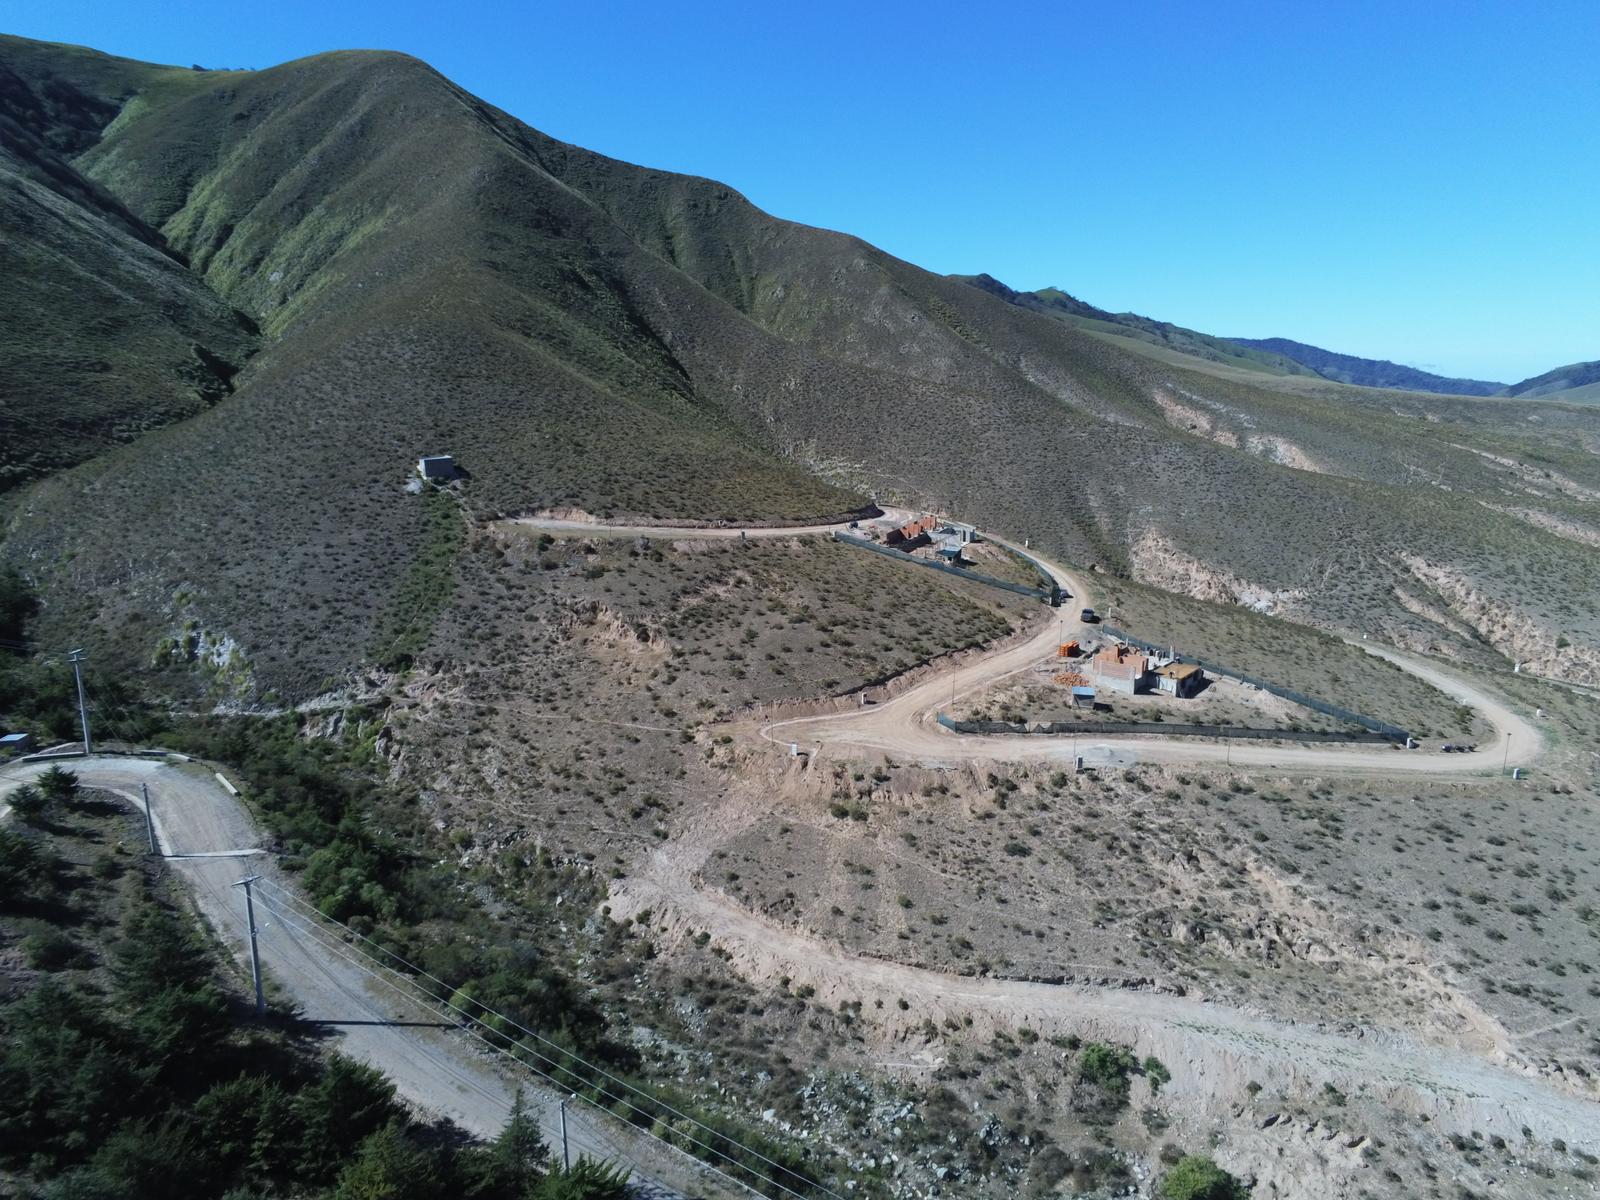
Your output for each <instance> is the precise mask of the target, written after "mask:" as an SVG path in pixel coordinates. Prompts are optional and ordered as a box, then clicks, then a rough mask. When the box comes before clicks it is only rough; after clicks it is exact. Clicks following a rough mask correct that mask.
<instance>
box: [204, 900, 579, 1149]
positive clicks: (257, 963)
mask: <svg viewBox="0 0 1600 1200" xmlns="http://www.w3.org/2000/svg"><path fill="white" fill-rule="evenodd" d="M260 878H261V876H259V875H247V876H245V877H244V878H243V879H241V880H239V882H237V883H235V884H234V885H233V886H234V887H242V888H243V889H244V921H245V924H246V925H247V926H248V927H249V929H250V978H251V979H252V980H254V981H255V985H256V1016H257V1017H264V1016H266V1013H267V1000H266V997H265V996H264V995H263V994H262V991H261V951H260V950H258V949H257V948H256V904H255V899H254V897H253V896H251V894H250V885H251V884H252V883H254V882H255V881H256V880H258V879H260ZM563 1121H564V1118H563Z"/></svg>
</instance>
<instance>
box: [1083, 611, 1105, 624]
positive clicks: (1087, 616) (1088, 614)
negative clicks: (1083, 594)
mask: <svg viewBox="0 0 1600 1200" xmlns="http://www.w3.org/2000/svg"><path fill="white" fill-rule="evenodd" d="M1078 619H1079V620H1080V621H1087V622H1088V623H1089V624H1091V625H1093V624H1094V623H1095V622H1096V621H1098V620H1099V619H1100V618H1099V616H1097V615H1096V614H1095V611H1094V609H1092V608H1086V609H1084V610H1083V611H1082V612H1081V613H1079V614H1078Z"/></svg>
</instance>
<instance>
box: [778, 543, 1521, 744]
mask: <svg viewBox="0 0 1600 1200" xmlns="http://www.w3.org/2000/svg"><path fill="white" fill-rule="evenodd" d="M1029 553H1030V554H1032V553H1033V552H1032V551H1029ZM1033 557H1034V558H1035V559H1036V560H1037V561H1039V562H1040V563H1041V564H1042V565H1043V566H1044V567H1045V568H1046V569H1047V570H1048V571H1049V572H1050V573H1051V574H1052V575H1053V576H1055V579H1056V582H1058V583H1059V584H1061V586H1062V587H1063V588H1065V589H1066V590H1067V592H1068V593H1070V595H1071V600H1070V601H1069V602H1068V603H1066V604H1064V605H1063V607H1062V615H1061V619H1060V620H1059V621H1050V622H1047V623H1046V624H1044V625H1043V626H1041V628H1040V629H1039V631H1038V632H1037V633H1036V634H1035V635H1034V636H1033V637H1032V638H1030V639H1028V640H1027V641H1024V642H1020V643H1018V644H1016V645H1014V646H1011V647H1009V648H1007V649H1006V650H1003V651H1000V652H998V653H995V654H991V655H986V656H984V657H981V658H979V659H976V660H974V661H971V662H968V663H966V664H963V665H962V666H960V667H957V668H954V669H952V670H949V671H945V672H942V673H939V674H936V675H933V676H930V677H929V678H928V679H926V680H924V681H922V682H921V683H919V684H917V685H916V686H915V687H912V688H909V689H908V690H906V691H904V692H902V693H900V694H899V695H898V696H895V697H894V698H893V699H891V700H888V701H885V702H884V703H882V704H878V705H873V706H870V707H866V708H860V709H851V710H849V711H847V712H841V713H831V714H827V715H824V716H815V717H795V718H791V719H789V720H785V721H775V722H772V723H770V724H766V725H763V726H761V727H760V728H759V729H758V730H757V731H756V732H757V733H758V734H759V736H760V737H762V738H765V739H766V740H767V741H770V742H776V743H780V744H784V743H790V742H799V743H801V744H802V745H818V746H824V747H826V746H846V747H855V748H858V749H866V750H879V751H882V752H884V753H886V754H893V755H895V756H896V757H897V758H899V759H900V760H901V761H904V760H906V759H914V760H916V761H919V762H922V763H925V764H929V765H942V764H946V763H951V762H959V761H972V760H983V761H989V762H1003V761H1012V762H1038V761H1061V762H1071V761H1072V757H1073V755H1074V754H1075V753H1082V752H1084V751H1085V750H1088V749H1091V748H1094V749H1096V750H1099V749H1101V748H1109V749H1111V750H1112V751H1114V753H1115V754H1117V755H1118V756H1120V757H1121V758H1122V759H1123V760H1124V761H1127V760H1130V759H1136V760H1139V761H1144V762H1162V763H1221V762H1228V763H1230V764H1231V765H1232V766H1234V767H1259V768H1262V769H1286V768H1288V769H1310V770H1316V771H1351V772H1362V773H1382V774H1413V773H1422V774H1427V775H1443V774H1482V773H1485V772H1496V771H1499V770H1500V769H1501V767H1502V764H1509V765H1511V766H1522V765H1527V764H1528V763H1530V762H1532V761H1533V760H1534V759H1535V758H1537V757H1538V755H1539V753H1540V752H1541V750H1542V749H1543V745H1544V742H1543V738H1542V737H1541V735H1540V733H1539V731H1538V730H1537V729H1535V728H1534V727H1533V726H1532V725H1530V724H1529V723H1528V722H1527V721H1525V720H1524V719H1523V718H1522V717H1520V716H1518V715H1517V714H1516V713H1514V712H1512V711H1511V709H1510V708H1508V707H1507V706H1506V705H1505V704H1503V703H1502V702H1500V701H1499V700H1497V699H1495V698H1494V697H1492V696H1490V695H1489V694H1488V693H1486V692H1484V691H1483V690H1482V689H1481V688H1478V687H1476V686H1474V685H1472V684H1470V683H1468V682H1466V681H1465V680H1463V679H1460V678H1458V677H1457V676H1455V675H1454V674H1452V673H1451V672H1449V671H1447V670H1445V669H1444V668H1443V667H1440V666H1438V665H1436V664H1434V663H1431V662H1426V661H1423V660H1421V659H1417V658H1414V657H1412V656H1411V655H1408V654H1402V653H1401V652H1399V651H1398V650H1392V649H1389V648H1387V647H1378V646H1373V645H1371V644H1370V643H1367V642H1354V641H1353V642H1351V643H1350V644H1351V645H1353V646H1357V647H1359V648H1360V649H1362V650H1365V651H1366V652H1367V653H1369V654H1373V655H1376V656H1377V657H1380V658H1384V659H1387V660H1388V661H1389V662H1392V663H1394V664H1395V665H1396V666H1398V667H1400V668H1401V669H1402V670H1404V671H1407V672H1409V673H1411V674H1412V675H1415V676H1417V677H1418V678H1420V679H1423V680H1425V681H1426V682H1428V683H1430V684H1432V685H1433V686H1434V687H1436V688H1438V689H1439V690H1440V691H1442V692H1444V693H1445V694H1446V695H1448V696H1450V697H1451V698H1453V699H1455V700H1458V701H1460V702H1461V703H1462V704H1465V705H1467V706H1468V707H1470V708H1473V709H1475V710H1476V711H1477V712H1478V713H1479V715H1480V716H1482V717H1483V719H1484V720H1485V721H1486V722H1487V723H1488V724H1489V725H1490V726H1492V727H1493V729H1494V735H1493V737H1492V738H1491V739H1490V740H1489V741H1488V742H1484V743H1480V745H1479V749H1478V751H1477V753H1475V754H1442V753H1440V752H1438V751H1436V750H1432V751H1420V750H1402V749H1399V748H1394V747H1383V748H1379V749H1374V748H1372V747H1370V746H1368V747H1366V748H1361V747H1357V746H1348V747H1346V746H1338V745H1327V744H1320V745H1312V746H1300V745H1278V744H1261V743H1251V742H1229V743H1225V744H1213V743H1210V742H1204V741H1196V740H1193V739H1188V738H1171V737H1141V736H1137V735H1128V734H1096V733H1093V732H1088V733H1085V734H1083V735H1080V736H1079V737H1076V738H1074V737H1072V736H1070V735H1065V736H1061V737H1043V736H1031V735H1030V736H1017V735H1005V734H996V735H992V736H991V735H983V734H956V733H952V732H951V731H949V730H947V729H945V728H944V727H943V726H942V725H940V724H939V723H938V721H937V720H936V718H937V716H938V714H939V713H940V712H941V711H949V710H951V709H953V708H954V707H955V705H956V703H957V702H959V701H960V700H961V699H962V698H963V697H965V696H968V695H971V694H973V693H974V692H978V691H981V690H983V689H985V688H988V687H990V686H992V685H994V684H996V683H998V682H1000V681H1002V680H1004V679H1007V678H1009V677H1011V676H1013V675H1018V674H1021V673H1022V672H1024V671H1027V670H1029V669H1030V668H1032V667H1033V666H1034V665H1035V664H1037V663H1039V662H1040V661H1042V660H1045V659H1048V658H1050V657H1051V656H1052V655H1053V654H1054V653H1055V650H1056V646H1057V644H1058V643H1059V641H1060V640H1061V639H1062V638H1063V637H1066V638H1074V637H1076V638H1086V637H1089V636H1091V635H1093V634H1094V633H1095V632H1096V627H1095V626H1093V625H1086V624H1084V623H1083V622H1082V621H1080V620H1079V619H1078V613H1079V611H1080V610H1081V609H1083V608H1086V607H1093V606H1094V598H1093V594H1092V592H1091V590H1090V588H1089V587H1088V586H1087V584H1086V582H1085V580H1084V578H1083V577H1082V576H1081V575H1079V574H1077V573H1075V572H1069V571H1067V570H1066V569H1064V568H1062V567H1061V566H1059V565H1057V564H1054V563H1051V562H1049V561H1048V560H1045V559H1040V558H1039V557H1038V555H1037V554H1034V555H1033ZM1508 743H1509V747H1508Z"/></svg>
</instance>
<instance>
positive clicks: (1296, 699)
mask: <svg viewBox="0 0 1600 1200" xmlns="http://www.w3.org/2000/svg"><path fill="white" fill-rule="evenodd" d="M1101 628H1102V629H1103V630H1104V631H1105V632H1106V633H1107V634H1108V635H1109V636H1111V637H1114V638H1118V639H1120V640H1121V641H1124V642H1127V643H1128V644H1129V645H1130V646H1138V647H1139V648H1140V649H1141V650H1148V651H1150V652H1152V653H1165V647H1163V646H1159V645H1157V644H1156V643H1155V642H1146V641H1143V640H1142V639H1140V638H1136V637H1134V636H1133V635H1132V634H1131V633H1126V632H1124V631H1123V630H1121V629H1118V628H1116V627H1115V626H1113V625H1102V626H1101ZM1177 661H1178V662H1188V663H1196V664H1198V665H1199V666H1200V667H1201V668H1203V669H1204V670H1206V671H1209V672H1210V673H1211V674H1213V675H1221V676H1224V677H1226V678H1228V679H1237V680H1238V681H1239V682H1240V683H1248V684H1249V685H1250V686H1252V687H1258V688H1260V689H1261V690H1262V691H1264V692H1271V693H1272V694H1273V695H1274V696H1281V697H1283V698H1284V699H1285V700H1288V701H1290V702H1292V703H1294V704H1299V705H1301V706H1302V707H1304V708H1309V709H1311V711H1312V712H1319V713H1322V714H1323V715H1324V716H1329V717H1335V718H1337V719H1338V720H1340V721H1348V722H1349V723H1350V724H1352V725H1359V726H1361V727H1362V728H1363V729H1370V730H1371V731H1372V732H1373V733H1375V734H1378V735H1380V737H1381V740H1384V741H1390V742H1399V743H1400V744H1401V745H1404V744H1405V743H1406V742H1408V741H1410V740H1411V735H1410V734H1409V733H1408V732H1407V731H1406V730H1404V729H1401V728H1400V726H1398V725H1391V724H1389V722H1387V721H1380V720H1378V719H1377V718H1376V717H1369V716H1366V715H1364V714H1362V713H1358V712H1351V711H1350V710H1349V709H1348V708H1341V707H1339V705H1337V704H1329V703H1328V702H1327V701H1326V700H1318V699H1317V698H1316V697H1315V696H1308V695H1306V694H1305V693H1304V692H1297V691H1295V690H1294V689H1293V688H1286V687H1284V686H1282V685H1281V684H1276V683H1269V682H1268V681H1267V680H1265V679H1257V678H1256V677H1255V676H1254V675H1246V674H1245V673H1244V672H1243V671H1235V670H1233V669H1232V668H1231V667H1223V666H1219V665H1217V664H1216V663H1213V662H1207V661H1206V660H1205V659H1203V658H1192V657H1190V656H1189V655H1187V654H1180V655H1178V656H1177Z"/></svg>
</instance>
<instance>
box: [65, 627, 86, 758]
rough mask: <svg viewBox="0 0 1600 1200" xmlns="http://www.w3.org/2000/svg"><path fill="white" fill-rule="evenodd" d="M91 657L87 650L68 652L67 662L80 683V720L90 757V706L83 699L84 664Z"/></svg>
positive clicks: (84, 744) (84, 752) (84, 745)
mask: <svg viewBox="0 0 1600 1200" xmlns="http://www.w3.org/2000/svg"><path fill="white" fill-rule="evenodd" d="M88 657H89V652H88V651H87V650H82V649H79V650H69V651H67V661H68V662H69V663H71V664H72V675H73V678H75V679H76V680H77V681H78V719H79V720H80V721H81V722H83V754H84V757H85V758H87V757H88V756H89V705H88V703H87V702H86V701H85V700H84V698H83V663H84V660H85V659H87V658H88Z"/></svg>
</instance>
